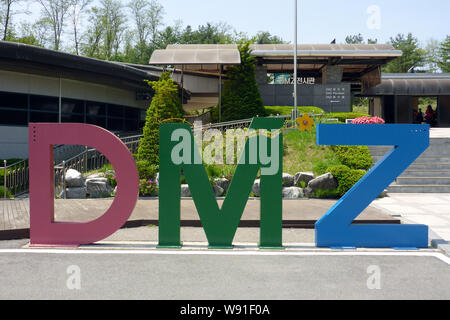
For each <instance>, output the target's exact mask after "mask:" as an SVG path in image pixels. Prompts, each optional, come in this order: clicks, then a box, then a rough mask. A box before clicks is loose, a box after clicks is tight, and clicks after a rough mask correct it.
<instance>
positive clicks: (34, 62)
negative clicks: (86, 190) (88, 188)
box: [0, 41, 158, 159]
mask: <svg viewBox="0 0 450 320" xmlns="http://www.w3.org/2000/svg"><path fill="white" fill-rule="evenodd" d="M157 79H158V77H157V76H155V75H152V74H151V73H148V72H146V71H143V70H139V69H136V68H134V67H131V66H127V65H123V64H118V63H113V62H108V61H103V60H97V59H90V58H86V57H80V56H76V55H71V54H67V53H63V52H58V51H53V50H47V49H43V48H38V47H34V46H29V45H24V44H19V43H11V42H2V41H0V159H2V158H26V157H27V155H28V131H27V130H28V129H27V125H28V123H29V122H55V123H57V122H61V123H64V122H78V123H89V124H95V125H98V126H101V127H103V128H106V129H108V130H110V131H113V132H127V131H137V130H139V129H140V128H141V127H142V126H143V121H144V120H145V110H146V108H147V107H148V105H149V103H150V102H149V101H150V100H151V97H152V94H153V93H152V91H151V89H150V87H149V86H148V84H147V83H145V82H144V80H157Z"/></svg>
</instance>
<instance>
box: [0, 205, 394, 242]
mask: <svg viewBox="0 0 450 320" xmlns="http://www.w3.org/2000/svg"><path fill="white" fill-rule="evenodd" d="M112 201H113V200H112V199H91V200H55V220H56V221H59V222H85V221H92V220H95V219H97V218H99V217H100V216H102V215H103V214H104V213H105V212H106V210H107V209H108V208H109V207H110V206H111V203H112ZM218 203H219V205H220V206H221V205H222V203H223V200H219V201H218ZM335 203H336V201H333V200H314V199H311V200H285V201H283V226H284V227H285V228H313V227H314V224H315V223H316V221H317V220H318V219H320V218H321V217H322V216H323V215H324V214H325V213H326V212H327V211H328V210H329V209H330V208H331V207H332V206H333V205H334V204H335ZM158 204H159V203H158V200H157V199H148V200H139V201H138V203H137V205H136V207H135V209H134V211H133V213H132V214H131V217H130V219H129V220H128V222H127V224H126V226H127V227H137V226H145V225H149V224H152V225H158V214H159V213H158ZM259 209H260V201H259V200H252V199H250V200H249V201H248V203H247V206H246V208H245V210H244V214H243V217H242V221H241V224H240V226H241V227H258V226H259V219H260V215H259ZM181 220H182V223H181V225H182V226H184V227H200V226H201V224H200V219H199V216H198V213H197V210H196V208H195V205H194V202H193V200H181ZM29 221H30V214H29V200H28V199H22V200H1V201H0V240H1V239H3V240H6V239H17V238H23V237H28V233H27V232H29V227H30V222H29ZM355 223H400V221H399V219H396V218H393V217H392V216H390V215H389V214H386V213H383V212H382V211H380V210H378V209H376V208H371V207H369V208H367V209H366V210H365V211H364V212H363V214H362V215H361V216H360V217H358V218H357V219H356V221H355Z"/></svg>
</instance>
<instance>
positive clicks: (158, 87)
mask: <svg viewBox="0 0 450 320" xmlns="http://www.w3.org/2000/svg"><path fill="white" fill-rule="evenodd" d="M148 84H149V85H150V86H151V87H152V89H153V90H154V91H155V95H154V96H153V99H152V103H151V105H150V107H149V108H148V110H147V117H146V119H145V127H144V130H143V131H144V132H143V133H144V136H143V138H142V139H141V142H140V144H139V150H138V160H145V161H148V162H149V163H150V164H152V165H158V164H159V125H160V124H161V123H169V122H172V123H173V122H181V121H182V120H181V118H182V117H183V106H182V104H181V100H180V98H179V88H178V86H177V84H176V83H175V81H173V79H170V77H169V75H168V74H167V73H165V74H163V75H162V76H161V78H160V80H159V81H149V82H148Z"/></svg>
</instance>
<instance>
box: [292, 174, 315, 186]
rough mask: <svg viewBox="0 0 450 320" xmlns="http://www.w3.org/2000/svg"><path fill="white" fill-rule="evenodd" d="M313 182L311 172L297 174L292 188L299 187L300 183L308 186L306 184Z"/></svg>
mask: <svg viewBox="0 0 450 320" xmlns="http://www.w3.org/2000/svg"><path fill="white" fill-rule="evenodd" d="M311 180H314V173H312V172H297V173H296V174H295V178H294V186H296V187H301V186H302V182H304V183H305V186H308V183H309V182H310V181H311Z"/></svg>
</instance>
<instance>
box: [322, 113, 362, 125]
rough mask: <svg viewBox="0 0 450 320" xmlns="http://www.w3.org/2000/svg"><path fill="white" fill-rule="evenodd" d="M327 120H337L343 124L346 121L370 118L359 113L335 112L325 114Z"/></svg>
mask: <svg viewBox="0 0 450 320" xmlns="http://www.w3.org/2000/svg"><path fill="white" fill-rule="evenodd" d="M326 116H327V118H329V119H334V118H336V119H338V120H339V122H344V123H345V120H347V119H356V118H360V117H371V116H370V115H368V114H364V113H359V112H336V113H327V114H326Z"/></svg>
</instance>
